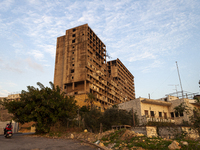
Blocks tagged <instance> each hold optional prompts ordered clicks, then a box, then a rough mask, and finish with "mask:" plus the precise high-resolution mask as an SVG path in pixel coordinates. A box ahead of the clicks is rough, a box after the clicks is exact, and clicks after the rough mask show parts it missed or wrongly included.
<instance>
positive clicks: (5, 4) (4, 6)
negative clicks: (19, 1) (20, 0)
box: [0, 0, 13, 11]
mask: <svg viewBox="0 0 200 150" xmlns="http://www.w3.org/2000/svg"><path fill="white" fill-rule="evenodd" d="M12 3H13V0H4V1H2V2H0V11H7V10H8V9H9V8H10V6H11V5H12Z"/></svg>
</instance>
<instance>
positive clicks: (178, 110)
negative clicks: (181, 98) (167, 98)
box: [174, 102, 190, 114]
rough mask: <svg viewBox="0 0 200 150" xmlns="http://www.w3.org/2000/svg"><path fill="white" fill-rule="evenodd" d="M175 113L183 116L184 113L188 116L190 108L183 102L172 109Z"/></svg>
mask: <svg viewBox="0 0 200 150" xmlns="http://www.w3.org/2000/svg"><path fill="white" fill-rule="evenodd" d="M174 110H175V113H179V114H183V113H184V112H186V114H189V111H190V108H189V107H188V106H187V105H186V104H185V103H184V102H183V103H181V104H180V105H178V106H176V107H174Z"/></svg>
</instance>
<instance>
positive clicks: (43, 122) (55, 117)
mask: <svg viewBox="0 0 200 150" xmlns="http://www.w3.org/2000/svg"><path fill="white" fill-rule="evenodd" d="M37 85H38V86H39V87H40V89H38V88H35V87H33V86H27V89H28V91H22V92H21V95H20V96H21V98H20V101H10V102H9V101H5V102H4V103H3V105H4V106H5V107H6V109H8V112H9V113H12V114H13V116H14V117H13V119H14V120H15V121H17V122H20V123H22V124H23V123H25V122H30V121H34V122H36V131H37V132H39V133H44V132H49V131H50V127H51V126H53V125H54V124H55V123H56V122H57V121H60V122H63V123H66V122H67V121H68V120H70V119H73V118H74V117H75V116H76V110H77V105H76V101H74V98H73V97H67V96H65V95H64V93H62V92H61V91H60V88H59V87H58V86H57V87H56V88H55V87H54V85H53V83H52V82H50V85H51V88H49V87H44V85H43V84H41V83H39V82H38V83H37Z"/></svg>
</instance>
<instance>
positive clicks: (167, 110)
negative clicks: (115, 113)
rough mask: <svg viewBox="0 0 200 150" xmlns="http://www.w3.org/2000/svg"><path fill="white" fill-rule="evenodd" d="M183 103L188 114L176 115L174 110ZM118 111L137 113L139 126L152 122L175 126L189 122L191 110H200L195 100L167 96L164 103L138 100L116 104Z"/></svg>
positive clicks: (143, 99)
mask: <svg viewBox="0 0 200 150" xmlns="http://www.w3.org/2000/svg"><path fill="white" fill-rule="evenodd" d="M181 103H184V104H185V105H186V106H188V108H189V110H188V112H187V113H186V112H183V114H176V113H175V110H174V108H175V107H176V106H179V105H180V104H181ZM118 106H119V108H120V109H125V110H128V111H129V110H132V109H133V110H134V112H137V115H138V119H139V124H140V125H145V124H147V122H149V121H153V122H172V123H175V124H176V125H179V124H182V123H183V121H185V122H188V123H189V122H190V119H189V118H190V116H191V115H193V109H194V108H195V107H196V108H200V106H199V104H198V103H196V102H195V100H191V99H185V98H184V99H178V98H177V97H172V96H168V97H167V98H166V99H165V100H164V101H163V99H161V100H152V99H146V98H138V99H135V100H131V101H128V102H125V103H121V104H118Z"/></svg>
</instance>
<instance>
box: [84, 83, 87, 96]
mask: <svg viewBox="0 0 200 150" xmlns="http://www.w3.org/2000/svg"><path fill="white" fill-rule="evenodd" d="M84 91H85V93H86V91H87V81H86V80H85V81H84Z"/></svg>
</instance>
